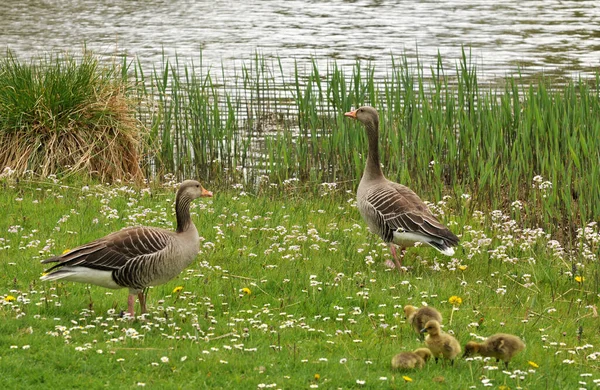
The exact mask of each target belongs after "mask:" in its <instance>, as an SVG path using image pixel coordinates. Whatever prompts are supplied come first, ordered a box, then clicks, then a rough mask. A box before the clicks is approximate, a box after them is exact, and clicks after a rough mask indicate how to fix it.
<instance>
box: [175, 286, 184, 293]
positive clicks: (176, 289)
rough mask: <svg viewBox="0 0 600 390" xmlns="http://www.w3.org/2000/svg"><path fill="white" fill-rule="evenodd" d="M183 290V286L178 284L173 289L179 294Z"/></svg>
mask: <svg viewBox="0 0 600 390" xmlns="http://www.w3.org/2000/svg"><path fill="white" fill-rule="evenodd" d="M181 290H183V286H177V287H175V288H174V289H173V294H179V293H180V292H181Z"/></svg>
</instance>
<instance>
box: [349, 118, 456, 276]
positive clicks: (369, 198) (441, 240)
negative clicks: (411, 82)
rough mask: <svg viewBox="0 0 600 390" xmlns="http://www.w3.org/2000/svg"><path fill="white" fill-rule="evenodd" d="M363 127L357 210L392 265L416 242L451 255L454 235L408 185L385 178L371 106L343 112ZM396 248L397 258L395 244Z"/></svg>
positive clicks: (377, 124)
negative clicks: (364, 154) (364, 146)
mask: <svg viewBox="0 0 600 390" xmlns="http://www.w3.org/2000/svg"><path fill="white" fill-rule="evenodd" d="M344 115H345V116H347V117H350V118H352V119H356V120H358V121H359V122H361V123H362V124H363V125H364V126H365V130H366V132H367V138H368V141H369V154H368V156H367V163H366V165H365V170H364V173H363V176H362V179H361V180H360V184H359V185H358V191H357V193H356V199H357V205H358V211H359V212H360V214H361V216H362V217H363V219H364V220H365V222H366V223H367V225H368V226H369V229H370V230H371V232H373V233H374V234H377V235H379V236H380V237H381V238H382V239H383V241H385V242H386V243H387V244H388V245H389V246H390V251H391V252H392V256H393V258H394V264H395V266H396V268H397V269H398V270H400V269H401V267H402V258H403V256H404V250H405V248H407V247H411V246H414V244H415V243H416V242H422V243H424V244H428V245H430V246H432V247H434V248H435V249H437V250H438V251H440V252H441V253H443V254H445V255H447V256H452V255H453V254H454V249H453V247H454V246H456V245H457V244H458V237H456V235H455V234H454V233H452V232H451V231H450V230H448V228H447V227H446V226H444V224H442V223H441V222H440V221H438V219H437V218H436V217H435V216H434V215H433V214H432V213H431V211H430V210H429V208H428V207H427V205H426V204H425V203H424V202H423V201H422V200H421V198H419V196H418V195H417V194H415V193H414V192H413V191H412V190H411V189H410V188H408V187H406V186H403V185H401V184H398V183H394V182H393V181H390V180H388V179H386V178H385V176H384V175H383V171H382V170H381V164H380V162H379V115H378V114H377V110H375V109H374V108H373V107H360V108H358V109H356V110H354V111H350V112H347V113H345V114H344ZM395 245H398V247H400V258H399V259H398V256H397V255H396V247H395Z"/></svg>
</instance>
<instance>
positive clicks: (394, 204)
mask: <svg viewBox="0 0 600 390" xmlns="http://www.w3.org/2000/svg"><path fill="white" fill-rule="evenodd" d="M366 195H367V196H366V198H365V206H366V207H367V208H369V209H370V212H369V214H371V215H372V216H373V218H375V219H376V220H377V224H378V225H379V226H380V231H381V233H382V237H383V238H384V239H385V240H386V241H388V242H389V241H391V240H392V238H393V233H394V232H395V231H396V232H400V233H417V234H421V235H424V236H426V237H435V238H439V239H442V240H444V241H446V242H448V243H449V244H450V245H456V244H457V243H458V237H456V236H455V235H454V234H453V233H452V232H450V231H449V230H448V228H446V226H444V225H443V224H442V223H440V222H439V221H438V219H437V218H436V217H435V216H434V215H433V214H432V213H431V211H430V210H429V208H428V207H427V205H426V204H425V203H424V202H423V201H422V200H421V198H419V196H418V195H417V194H415V193H414V192H413V191H412V190H411V189H410V188H408V187H406V186H403V185H401V184H398V183H394V182H391V181H386V182H385V183H383V184H381V185H377V186H373V187H371V188H370V189H369V191H368V192H367V194H366Z"/></svg>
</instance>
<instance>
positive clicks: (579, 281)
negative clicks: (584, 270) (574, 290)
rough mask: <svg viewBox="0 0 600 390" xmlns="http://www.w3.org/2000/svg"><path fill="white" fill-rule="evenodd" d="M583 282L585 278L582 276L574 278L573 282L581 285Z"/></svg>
mask: <svg viewBox="0 0 600 390" xmlns="http://www.w3.org/2000/svg"><path fill="white" fill-rule="evenodd" d="M584 280H585V278H584V277H583V276H579V275H578V276H575V281H576V282H577V283H583V281H584Z"/></svg>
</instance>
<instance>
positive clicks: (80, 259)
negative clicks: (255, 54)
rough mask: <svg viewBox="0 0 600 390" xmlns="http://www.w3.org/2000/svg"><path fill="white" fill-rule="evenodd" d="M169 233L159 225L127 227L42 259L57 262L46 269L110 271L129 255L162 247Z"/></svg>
mask: <svg viewBox="0 0 600 390" xmlns="http://www.w3.org/2000/svg"><path fill="white" fill-rule="evenodd" d="M172 237H173V233H171V232H169V231H167V230H163V229H158V228H151V227H145V226H140V227H133V228H127V229H123V230H121V231H118V232H115V233H111V234H109V235H108V236H106V237H103V238H100V239H98V240H95V241H92V242H90V243H88V244H85V245H81V246H79V247H77V248H75V249H73V250H71V251H69V252H67V253H65V254H63V255H61V256H55V257H51V258H49V259H47V260H44V261H42V263H58V264H56V265H54V266H53V267H52V268H50V269H48V270H47V271H46V272H50V271H52V270H54V269H56V268H59V267H63V266H84V267H88V268H93V269H98V270H104V271H114V270H117V269H120V268H122V267H124V266H125V265H126V264H127V263H129V262H130V261H132V260H133V259H139V260H143V259H148V258H149V257H151V255H154V254H156V253H158V252H160V251H162V250H164V249H165V248H166V247H167V246H168V245H169V243H170V242H171V240H172Z"/></svg>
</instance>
